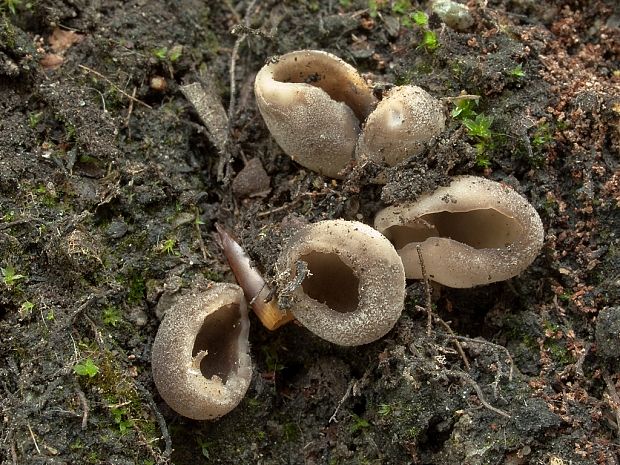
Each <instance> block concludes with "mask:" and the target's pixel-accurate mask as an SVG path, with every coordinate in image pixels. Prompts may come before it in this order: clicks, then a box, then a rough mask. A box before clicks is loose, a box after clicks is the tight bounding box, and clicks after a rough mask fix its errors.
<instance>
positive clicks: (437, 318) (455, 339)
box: [434, 315, 471, 370]
mask: <svg viewBox="0 0 620 465" xmlns="http://www.w3.org/2000/svg"><path fill="white" fill-rule="evenodd" d="M434 317H435V321H437V322H438V323H439V324H440V325H441V326H443V327H444V329H445V330H446V331H447V332H448V334H449V335H450V337H451V338H452V339H453V341H452V342H454V345H455V346H456V350H458V352H459V354H460V356H461V358H462V359H463V363H464V364H465V368H467V369H468V370H469V369H470V367H471V365H470V364H469V359H468V358H467V355H465V351H464V350H463V347H462V346H461V344H460V343H459V341H458V339H459V338H458V337H457V335H456V334H454V332H453V331H452V328H450V325H449V324H448V323H446V322H445V321H443V320H442V319H441V318H440V317H439V316H437V315H434Z"/></svg>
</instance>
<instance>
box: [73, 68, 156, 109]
mask: <svg viewBox="0 0 620 465" xmlns="http://www.w3.org/2000/svg"><path fill="white" fill-rule="evenodd" d="M78 66H79V67H80V68H82V69H83V70H85V71H88V72H89V73H92V74H94V75H95V76H97V77H100V78H101V79H103V80H104V81H105V82H107V83H108V84H110V85H111V86H112V87H113V88H114V89H115V90H116V91H117V92H119V93H120V94H122V95H124V96H125V97H127V98H128V99H129V100H131V101H134V102H136V103H139V104H140V105H143V106H145V107H146V108H149V109H153V107H152V106H150V105H149V104H148V103H145V102H143V101H142V100H140V99H137V98H135V97H132V96H131V95H129V94H128V93H127V92H125V91H124V90H123V89H121V88H120V87H118V86H117V85H116V84H114V83H113V82H112V81H111V80H110V79H108V78H107V77H105V76H104V75H103V74H101V73H100V72H99V71H95V70H94V69H92V68H89V67H88V66H84V65H78Z"/></svg>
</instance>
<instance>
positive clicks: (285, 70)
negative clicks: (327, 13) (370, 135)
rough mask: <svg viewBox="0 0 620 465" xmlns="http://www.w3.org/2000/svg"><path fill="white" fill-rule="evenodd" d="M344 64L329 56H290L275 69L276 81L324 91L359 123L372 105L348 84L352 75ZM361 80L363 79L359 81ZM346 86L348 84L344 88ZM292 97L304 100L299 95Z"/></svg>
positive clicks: (274, 77)
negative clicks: (343, 106) (347, 110)
mask: <svg viewBox="0 0 620 465" xmlns="http://www.w3.org/2000/svg"><path fill="white" fill-rule="evenodd" d="M343 65H344V63H342V62H339V61H336V60H334V59H333V58H327V57H326V56H324V55H322V54H320V55H311V56H307V57H306V56H303V57H302V56H290V57H286V58H283V59H281V61H280V62H279V63H278V64H277V66H274V67H273V79H274V80H275V81H279V82H284V83H303V84H309V85H311V86H313V87H318V88H319V89H321V90H323V91H324V92H325V93H326V94H327V95H329V97H330V98H331V99H332V100H335V101H337V102H342V103H344V104H346V105H347V106H348V107H349V108H351V110H353V113H354V114H355V116H356V117H357V119H358V120H359V121H364V120H365V119H366V117H367V116H368V113H369V110H370V109H369V102H368V98H367V97H366V96H365V95H362V94H361V93H360V92H359V91H358V90H357V88H356V87H355V86H352V85H346V83H347V82H348V81H349V80H350V79H351V72H354V71H353V70H351V71H347V69H346V68H345V67H344V66H343ZM360 79H361V78H360ZM343 83H345V85H343ZM291 98H301V96H300V94H294V96H293V95H291Z"/></svg>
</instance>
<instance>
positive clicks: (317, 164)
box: [254, 50, 376, 177]
mask: <svg viewBox="0 0 620 465" xmlns="http://www.w3.org/2000/svg"><path fill="white" fill-rule="evenodd" d="M254 93H255V95H256V102H257V104H258V109H259V110H260V112H261V115H262V116H263V119H264V120H265V123H266V124H267V127H268V128H269V131H270V132H271V134H272V135H273V137H274V139H275V140H276V142H277V143H278V145H280V147H281V148H282V150H284V152H286V153H287V154H288V155H289V156H290V157H291V158H292V159H293V160H295V161H296V162H298V163H299V164H300V165H302V166H305V167H306V168H309V169H311V170H313V171H317V172H319V173H321V174H324V175H326V176H330V177H339V176H338V172H339V171H341V170H342V169H343V168H344V167H345V166H346V165H347V164H348V163H349V162H350V161H351V160H352V159H353V153H354V150H355V145H356V143H357V139H358V135H359V133H360V130H361V122H362V121H364V120H365V119H366V117H367V116H368V114H369V113H370V112H371V111H372V109H373V108H374V106H375V104H376V101H375V98H374V97H373V94H372V90H371V89H370V87H369V86H368V85H367V84H366V82H365V81H364V79H363V78H362V77H361V76H360V75H359V74H358V72H357V71H356V70H355V68H353V67H352V66H351V65H349V64H348V63H345V62H344V61H342V60H341V59H340V58H338V57H336V56H335V55H332V54H331V53H327V52H322V51H318V50H301V51H297V52H291V53H287V54H285V55H282V56H279V57H277V58H274V59H272V60H271V61H270V62H269V63H267V64H266V65H265V66H264V67H263V68H262V69H261V70H260V71H259V72H258V74H257V75H256V81H255V83H254Z"/></svg>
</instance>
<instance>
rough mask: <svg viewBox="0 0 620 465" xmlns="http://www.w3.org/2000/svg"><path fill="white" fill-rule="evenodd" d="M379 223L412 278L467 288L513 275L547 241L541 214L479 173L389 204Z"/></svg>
mask: <svg viewBox="0 0 620 465" xmlns="http://www.w3.org/2000/svg"><path fill="white" fill-rule="evenodd" d="M375 227H376V228H377V229H378V230H379V231H381V232H382V233H383V234H385V235H386V236H387V237H388V238H389V239H390V240H391V241H392V243H393V244H394V246H395V247H396V249H397V250H398V253H399V255H400V256H401V258H402V260H403V264H404V266H405V272H406V274H407V277H408V278H414V279H421V278H423V274H422V269H421V265H420V259H419V256H418V251H417V247H418V246H419V247H420V251H421V254H422V260H423V261H424V265H425V268H426V273H427V276H428V278H429V279H431V280H432V281H435V282H438V283H440V284H444V285H446V286H449V287H456V288H465V287H473V286H478V285H483V284H489V283H492V282H496V281H503V280H505V279H509V278H512V277H513V276H516V275H518V274H519V273H521V272H522V271H523V270H524V269H525V268H527V267H528V266H529V265H530V264H531V263H532V262H533V261H534V259H535V258H536V256H537V255H538V252H539V251H540V249H541V247H542V244H543V237H544V231H543V226H542V222H541V220H540V217H539V216H538V213H537V212H536V210H535V209H534V207H532V205H531V204H530V203H529V202H528V201H527V200H526V199H525V198H523V197H522V196H521V195H519V194H518V193H517V192H515V191H514V190H513V189H512V188H510V187H508V186H505V185H503V184H500V183H498V182H495V181H490V180H488V179H485V178H479V177H475V176H461V177H457V178H455V179H454V180H453V181H452V182H451V183H450V185H448V186H446V187H440V188H439V189H437V190H435V191H434V192H432V193H429V194H426V195H424V196H422V197H420V198H419V199H418V200H417V201H416V202H412V203H406V204H402V205H396V206H390V207H388V208H385V209H384V210H382V211H380V212H379V213H378V214H377V216H376V218H375Z"/></svg>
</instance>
